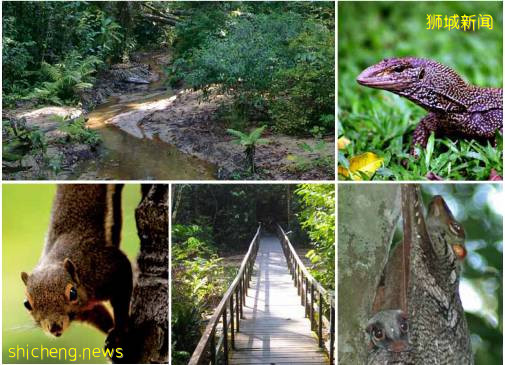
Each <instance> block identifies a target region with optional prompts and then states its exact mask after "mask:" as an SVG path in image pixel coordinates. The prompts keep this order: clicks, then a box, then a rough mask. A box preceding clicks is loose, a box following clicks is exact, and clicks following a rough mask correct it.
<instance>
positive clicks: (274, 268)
mask: <svg viewBox="0 0 505 365" xmlns="http://www.w3.org/2000/svg"><path fill="white" fill-rule="evenodd" d="M243 311H244V313H243V314H244V319H241V320H240V332H238V333H237V334H236V335H235V347H236V350H234V351H233V352H231V353H230V362H229V363H230V364H231V365H238V364H244V365H245V364H251V365H252V364H263V365H265V364H275V365H281V364H296V365H302V364H307V365H309V364H310V365H314V364H328V363H329V361H328V356H327V355H326V353H325V352H324V351H323V350H322V349H320V348H319V346H318V343H317V339H316V337H315V335H314V333H313V332H312V331H311V329H310V320H309V319H308V318H306V317H305V308H304V307H303V306H302V305H300V297H299V296H298V295H297V289H296V288H295V286H294V282H293V280H292V277H291V274H290V273H289V269H288V267H287V263H286V259H285V257H284V253H283V251H282V247H281V245H280V242H279V240H278V238H277V237H275V236H265V237H262V238H261V240H260V245H259V250H258V254H257V257H256V262H255V265H254V271H253V276H252V280H251V286H250V288H249V290H248V292H247V296H246V299H245V306H244V310H243Z"/></svg>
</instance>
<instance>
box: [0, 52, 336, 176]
mask: <svg viewBox="0 0 505 365" xmlns="http://www.w3.org/2000/svg"><path fill="white" fill-rule="evenodd" d="M132 61H133V62H131V63H129V64H118V65H113V66H111V67H110V69H109V70H108V71H107V72H105V73H103V74H101V75H99V78H98V80H97V82H96V84H95V86H94V87H93V88H92V89H90V90H88V91H86V92H83V94H82V95H81V100H82V103H81V106H80V108H78V109H77V110H79V111H80V113H84V115H85V118H86V120H87V126H88V127H89V128H91V129H93V130H95V131H97V133H98V134H99V135H100V138H101V141H102V143H101V145H100V147H99V148H97V149H93V148H91V147H90V148H87V150H86V153H83V152H82V151H81V152H79V153H75V152H74V150H76V151H77V152H78V151H79V150H80V149H82V148H83V147H82V146H80V147H79V146H75V148H74V146H70V145H67V146H64V147H65V148H63V149H62V148H59V149H58V153H61V154H64V155H65V158H64V161H63V163H62V170H61V171H60V172H58V173H57V174H56V176H55V177H53V178H56V179H79V180H95V179H105V180H109V179H118V180H129V179H133V180H149V179H156V180H207V179H272V180H280V179H284V180H290V179H296V180H321V179H328V180H330V179H333V174H331V173H329V172H328V170H329V169H328V166H327V165H328V164H327V162H326V164H323V163H322V161H323V160H326V161H328V159H331V160H332V161H334V138H333V137H328V138H326V139H325V140H324V142H325V143H324V144H320V146H321V145H322V148H319V149H318V148H317V147H316V145H317V141H316V140H315V139H313V138H296V137H291V136H283V135H277V134H267V133H265V136H264V139H265V140H266V143H264V144H261V145H258V146H257V148H256V158H255V162H256V166H257V170H258V173H257V174H256V175H254V176H251V174H250V173H248V171H247V168H246V161H245V158H244V153H243V147H242V146H240V145H238V144H236V143H234V139H233V138H232V137H231V136H230V135H229V134H228V133H227V132H226V127H225V126H224V125H223V123H221V122H220V120H219V117H218V110H219V108H220V107H221V106H223V105H225V104H227V103H229V102H230V99H229V96H227V95H224V94H222V93H220V92H219V91H218V89H217V88H213V89H211V90H210V92H209V93H208V95H206V97H205V98H203V94H202V92H201V91H193V90H190V89H183V88H181V89H171V88H170V87H167V86H166V85H165V80H166V76H165V73H164V72H163V68H164V67H165V66H166V65H167V64H169V63H170V55H169V53H168V51H161V52H149V53H139V54H137V55H135V56H134V57H132ZM50 108H52V107H50ZM38 110H40V108H39V109H32V110H23V113H29V114H30V113H31V114H32V115H34V117H33V118H31V123H32V124H34V125H43V124H44V123H45V122H44V119H43V118H41V117H39V116H38V113H37V111H38ZM18 112H19V111H18V110H15V111H11V114H16V115H18V114H19V113H18ZM73 112H75V110H73V109H72V113H73ZM67 114H68V113H67ZM18 116H19V115H18ZM68 156H70V158H69V157H68ZM22 164H23V162H22ZM26 167H29V165H27V166H26ZM30 170H31V171H30ZM331 170H332V169H331ZM35 172H36V171H35V169H33V164H32V167H30V168H28V169H26V170H23V171H22V173H19V172H16V173H15V174H14V175H13V174H8V175H7V176H6V175H5V174H4V178H6V179H27V178H29V175H31V174H33V173H35ZM36 173H37V174H40V171H38V172H36ZM33 178H34V177H32V179H33ZM42 178H43V177H42Z"/></svg>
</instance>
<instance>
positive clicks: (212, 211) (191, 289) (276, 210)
mask: <svg viewBox="0 0 505 365" xmlns="http://www.w3.org/2000/svg"><path fill="white" fill-rule="evenodd" d="M172 204H173V206H172V212H173V215H172V222H173V224H174V225H173V226H172V241H173V244H172V346H173V347H172V354H173V356H172V361H173V363H174V364H185V363H187V360H188V358H189V356H190V355H191V353H192V351H193V350H194V348H195V346H196V344H197V342H198V340H199V338H200V335H201V331H202V329H203V327H204V323H203V319H204V318H205V317H206V316H207V315H208V314H210V313H212V310H213V308H214V306H215V305H216V304H217V303H218V301H219V299H220V297H221V295H222V294H223V293H224V291H225V290H226V289H227V287H228V285H229V283H230V282H231V280H232V278H233V275H235V273H236V271H235V270H233V269H231V268H230V266H229V265H226V264H225V261H226V257H227V256H230V255H233V254H240V256H241V255H243V254H244V253H245V252H246V250H247V248H248V246H249V244H250V242H251V239H252V237H253V235H254V233H255V231H256V229H257V226H258V222H262V227H263V230H264V231H266V232H270V233H273V232H275V227H276V226H275V223H279V224H281V226H283V227H284V228H287V229H286V230H290V231H291V233H290V238H291V240H292V243H293V244H294V245H295V246H298V247H299V246H302V247H306V248H307V247H309V248H312V250H310V251H309V258H310V260H311V262H312V263H313V265H312V267H311V270H312V273H313V274H314V276H315V277H316V278H317V279H318V280H320V281H321V283H322V284H323V285H324V286H325V287H327V288H328V289H334V277H335V276H334V275H335V266H334V263H335V262H334V260H335V252H334V251H335V245H334V232H335V231H334V224H335V211H334V205H335V191H334V185H332V184H328V185H314V184H312V185H311V184H305V185H299V186H293V185H264V184H261V185H259V184H258V185H254V184H249V185H240V184H236V185H215V184H212V185H210V184H209V185H204V184H202V185H200V184H198V185H176V186H175V189H174V193H173V195H172ZM329 225H331V227H330V226H329ZM332 232H333V233H332Z"/></svg>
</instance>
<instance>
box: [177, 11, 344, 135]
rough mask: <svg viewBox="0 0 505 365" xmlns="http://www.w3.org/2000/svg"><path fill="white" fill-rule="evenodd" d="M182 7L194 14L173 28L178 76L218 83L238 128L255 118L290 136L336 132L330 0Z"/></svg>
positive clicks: (202, 84) (203, 84)
mask: <svg viewBox="0 0 505 365" xmlns="http://www.w3.org/2000/svg"><path fill="white" fill-rule="evenodd" d="M185 7H187V8H189V9H190V10H191V11H192V16H191V17H188V18H187V19H186V20H185V21H183V22H181V24H180V25H178V26H177V28H176V37H175V46H176V50H177V51H178V52H177V59H176V60H175V62H174V65H173V67H172V69H171V70H170V71H171V74H172V78H173V81H177V80H179V79H181V78H182V79H184V81H185V82H186V83H188V84H189V85H190V86H192V87H193V88H196V89H203V90H208V88H209V87H211V86H212V85H216V84H217V85H219V86H220V87H221V89H222V90H223V91H224V92H226V93H227V94H230V95H231V96H232V97H233V106H232V107H231V108H230V110H229V115H228V118H229V119H231V122H232V123H235V124H239V126H240V127H241V128H245V127H250V125H246V123H250V122H251V121H252V122H254V121H258V122H262V123H268V124H270V125H271V126H273V127H274V129H276V130H277V131H280V132H285V133H290V134H306V133H307V131H309V130H313V132H315V133H317V132H320V131H321V130H322V131H324V132H325V133H330V132H331V131H333V130H334V119H333V115H334V59H335V58H334V57H335V55H334V32H333V29H334V19H333V17H334V15H333V9H334V4H333V3H331V2H321V3H305V4H296V3H286V4H278V3H266V2H258V3H241V2H240V3H220V4H215V3H214V4H212V5H210V4H208V5H206V4H201V3H198V6H196V5H195V4H186V5H185ZM210 7H212V9H210ZM195 34H196V36H195Z"/></svg>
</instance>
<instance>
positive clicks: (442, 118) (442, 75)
mask: <svg viewBox="0 0 505 365" xmlns="http://www.w3.org/2000/svg"><path fill="white" fill-rule="evenodd" d="M357 82H358V83H359V84H361V85H364V86H368V87H371V88H375V89H382V90H387V91H391V92H393V93H395V94H398V95H400V96H403V97H405V98H407V99H409V100H411V101H413V102H414V103H416V104H417V105H419V106H421V107H423V108H424V109H426V110H427V111H428V112H429V113H428V115H426V116H425V117H424V118H423V119H421V121H420V123H419V124H418V125H417V127H416V129H415V130H414V134H413V139H412V145H411V150H410V153H411V154H413V155H416V151H415V146H416V145H420V146H421V147H426V144H427V142H428V137H429V136H430V133H431V132H435V134H436V135H438V136H453V137H463V138H468V139H471V138H474V139H476V140H480V141H482V140H484V141H486V140H490V141H491V142H492V143H493V144H494V139H495V133H496V131H497V130H498V129H499V130H500V131H503V117H502V113H503V112H502V110H503V90H502V89H501V88H489V87H488V88H486V87H479V86H474V85H470V84H467V83H466V82H465V81H464V80H463V79H462V78H461V77H460V76H459V75H458V74H457V73H456V72H455V71H454V70H452V69H451V68H449V67H447V66H444V65H442V64H440V63H438V62H436V61H433V60H429V59H422V58H414V57H404V58H390V59H385V60H383V61H381V62H379V63H377V64H375V65H373V66H370V67H368V68H367V69H365V70H364V71H363V72H362V73H361V74H360V75H359V76H358V78H357Z"/></svg>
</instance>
